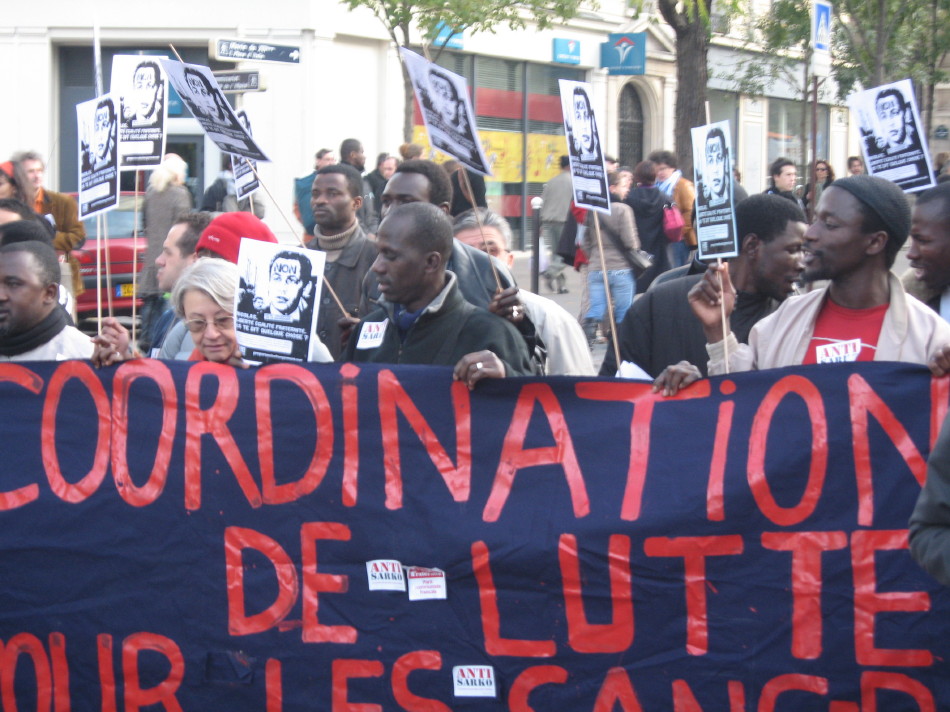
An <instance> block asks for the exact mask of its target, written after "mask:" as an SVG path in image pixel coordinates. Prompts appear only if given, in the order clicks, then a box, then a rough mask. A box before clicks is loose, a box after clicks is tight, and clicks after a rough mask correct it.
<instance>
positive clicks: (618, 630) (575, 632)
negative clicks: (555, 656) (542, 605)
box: [558, 534, 633, 653]
mask: <svg viewBox="0 0 950 712" xmlns="http://www.w3.org/2000/svg"><path fill="white" fill-rule="evenodd" d="M607 556H608V561H609V564H608V568H609V572H610V602H611V606H612V609H613V622H611V623H589V622H588V621H587V616H586V615H585V613H584V599H583V592H582V590H581V565H580V561H578V557H577V537H575V536H574V535H573V534H562V535H561V538H560V542H559V544H558V561H559V562H560V564H561V581H562V582H563V587H564V609H565V613H566V614H567V642H568V644H569V645H570V646H571V647H572V648H573V649H574V650H576V651H577V652H579V653H619V652H622V651H624V650H626V649H627V648H629V647H630V646H631V645H632V644H633V589H632V585H633V581H632V578H631V576H630V537H628V536H623V535H621V534H613V535H611V537H610V544H609V552H608V554H607Z"/></svg>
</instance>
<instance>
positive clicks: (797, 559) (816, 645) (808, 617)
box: [762, 532, 848, 660]
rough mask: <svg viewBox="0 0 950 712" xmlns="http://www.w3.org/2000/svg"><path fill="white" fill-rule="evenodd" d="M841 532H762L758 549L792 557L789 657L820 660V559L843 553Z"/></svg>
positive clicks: (843, 542)
mask: <svg viewBox="0 0 950 712" xmlns="http://www.w3.org/2000/svg"><path fill="white" fill-rule="evenodd" d="M847 545H848V537H847V535H845V533H844V532H763V534H762V546H763V547H765V548H766V549H771V550H772V551H790V552H791V553H792V655H793V656H794V657H796V658H799V659H802V660H814V659H816V658H819V657H821V634H822V625H821V623H822V615H821V584H822V576H821V555H822V553H823V552H825V551H833V550H836V549H844V548H845V547H846V546H847Z"/></svg>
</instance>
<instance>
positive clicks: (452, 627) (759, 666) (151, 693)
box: [0, 361, 950, 712]
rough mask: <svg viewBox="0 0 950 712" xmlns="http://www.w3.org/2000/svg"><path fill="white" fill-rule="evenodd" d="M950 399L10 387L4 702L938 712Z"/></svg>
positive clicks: (723, 382) (758, 379) (159, 376)
mask: <svg viewBox="0 0 950 712" xmlns="http://www.w3.org/2000/svg"><path fill="white" fill-rule="evenodd" d="M947 401H948V389H947V381H946V380H943V381H932V380H931V378H930V376H929V374H928V373H927V372H926V371H925V370H924V369H922V368H919V367H909V366H901V365H894V364H860V365H855V366H840V367H838V366H835V367H826V366H820V367H801V368H796V369H788V370H779V371H763V372H756V373H749V374H740V375H736V376H733V377H727V378H718V379H713V380H710V381H701V382H698V383H697V384H695V385H694V386H692V387H691V388H689V389H688V390H686V391H684V392H683V393H682V394H681V395H680V396H678V397H677V398H674V399H664V398H662V397H658V396H656V395H653V394H652V393H651V392H650V388H649V384H646V383H636V382H618V381H607V380H594V379H591V380H581V379H570V378H552V379H548V380H540V379H511V380H509V381H495V382H485V383H482V384H480V385H479V387H478V388H477V389H476V391H475V392H474V393H470V392H469V391H467V390H466V389H465V388H464V387H462V386H460V385H459V384H457V383H455V384H453V383H452V381H451V371H450V369H433V368H425V367H400V368H393V369H388V368H379V367H372V366H366V367H361V368H357V367H355V366H353V365H345V366H329V365H328V366H312V367H302V366H296V365H273V366H267V367H264V368H261V369H259V370H256V371H253V370H251V371H239V370H235V369H232V368H230V367H227V366H221V365H218V364H211V363H195V364H184V363H165V362H160V361H130V362H127V363H125V364H123V365H121V366H119V367H118V368H112V369H104V370H101V371H94V370H93V369H92V368H91V367H90V366H89V365H88V364H87V363H84V362H78V361H70V362H63V363H60V364H53V363H49V364H34V365H31V366H23V365H14V364H2V365H0V407H2V412H4V413H6V414H7V415H6V417H5V418H4V421H3V427H2V429H0V447H2V448H3V453H4V457H3V459H2V461H0V473H2V474H0V477H2V479H0V481H2V483H3V486H2V491H0V523H2V527H0V547H2V551H3V555H2V557H0V602H2V607H0V611H2V614H0V639H2V652H0V699H2V704H3V709H4V710H13V709H21V710H22V709H42V710H50V709H54V710H56V711H57V712H60V711H62V710H67V709H69V710H74V711H76V712H80V711H82V710H95V711H96V712H99V711H100V710H118V709H124V710H139V709H161V708H164V709H165V710H229V711H239V712H240V711H244V710H248V711H251V710H254V711H263V710H266V712H279V711H281V710H288V711H289V710H300V709H319V710H335V711H342V710H360V711H361V712H376V711H378V710H437V711H440V712H441V711H445V710H469V709H470V710H518V711H527V710H594V711H595V712H611V711H612V710H616V709H622V710H626V711H627V712H630V711H633V710H643V711H647V710H650V711H652V710H675V711H676V712H683V711H688V712H696V711H697V710H730V712H740V711H742V710H751V709H756V710H767V711H770V710H776V711H781V710H791V709H796V710H799V709H822V710H828V709H841V710H845V709H847V710H857V709H861V710H915V709H919V710H935V709H938V708H940V707H942V706H944V705H946V701H947V700H950V662H948V661H950V616H948V615H947V613H948V611H950V599H948V596H947V591H946V590H945V589H943V588H941V587H939V586H938V585H937V584H936V583H935V582H934V581H933V580H932V579H930V578H929V577H928V576H927V575H926V574H924V573H923V572H922V571H921V570H920V569H918V568H917V566H916V565H915V564H914V563H913V562H912V561H911V559H910V556H909V554H908V552H907V549H906V547H907V530H906V524H907V518H908V516H909V513H910V510H911V508H912V507H913V503H914V501H915V499H916V496H917V493H918V492H919V489H920V483H921V481H922V479H923V476H924V471H925V464H924V462H925V458H926V455H927V453H928V451H929V448H930V446H931V443H932V442H933V440H934V438H935V435H936V431H937V428H938V426H939V424H940V422H941V421H942V418H943V415H944V414H945V413H946V410H947Z"/></svg>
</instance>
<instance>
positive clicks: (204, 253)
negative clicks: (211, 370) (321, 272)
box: [97, 212, 277, 365]
mask: <svg viewBox="0 0 950 712" xmlns="http://www.w3.org/2000/svg"><path fill="white" fill-rule="evenodd" d="M242 237H247V238H250V239H252V240H260V241H261V242H272V243H276V242H277V238H276V237H274V233H273V232H271V230H270V228H269V227H267V225H265V224H264V223H263V222H261V221H260V219H259V218H257V217H256V216H254V215H253V214H251V213H241V212H237V213H222V214H221V215H219V216H218V217H216V218H215V219H214V220H212V221H211V222H210V223H209V224H208V227H206V228H205V229H204V230H203V231H202V233H201V237H199V238H198V244H197V245H196V246H195V252H196V253H197V255H198V258H199V260H200V259H209V258H210V259H222V260H226V261H228V262H231V263H232V264H237V259H238V251H239V250H240V248H241V238H242ZM99 338H101V339H104V341H105V342H107V343H109V344H111V346H112V347H113V349H112V351H110V352H109V353H110V354H112V355H111V356H110V357H109V358H105V357H103V358H100V363H102V364H103V365H108V364H110V363H115V362H116V361H118V360H121V359H122V358H128V357H129V356H131V353H130V351H129V349H128V346H129V333H128V330H127V329H125V327H123V326H122V325H121V324H119V323H118V322H117V321H116V320H114V319H105V320H104V321H103V328H102V330H101V331H100V337H99ZM97 343H99V342H97ZM152 346H153V348H152V353H153V354H155V355H156V357H157V358H161V359H172V360H180V361H187V360H188V358H189V357H190V356H191V355H192V353H193V352H194V350H195V344H194V341H193V340H192V338H191V334H190V333H189V331H188V329H187V328H185V324H184V322H182V321H180V320H179V321H178V323H177V324H175V325H174V326H172V327H171V328H170V329H168V332H167V334H166V336H165V338H164V341H163V342H162V343H161V344H153V345H152ZM156 349H157V350H156ZM103 353H105V352H103ZM120 354H121V355H120Z"/></svg>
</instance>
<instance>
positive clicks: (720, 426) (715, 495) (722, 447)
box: [706, 381, 736, 522]
mask: <svg viewBox="0 0 950 712" xmlns="http://www.w3.org/2000/svg"><path fill="white" fill-rule="evenodd" d="M719 388H720V390H721V391H722V392H723V393H726V392H727V391H728V392H729V393H733V392H734V391H735V388H736V387H735V384H734V383H733V382H732V381H723V382H722V383H720V384H719ZM735 410H736V404H735V403H734V402H733V401H723V402H722V403H720V404H719V416H718V417H717V418H716V437H715V439H714V440H713V451H712V459H711V460H710V461H709V483H708V484H707V485H706V518H707V519H709V521H711V522H721V521H723V520H724V519H725V518H726V507H725V504H724V503H723V499H722V491H723V485H724V482H725V479H726V457H727V456H728V454H729V434H730V432H731V431H732V415H733V413H735Z"/></svg>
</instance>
